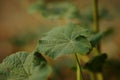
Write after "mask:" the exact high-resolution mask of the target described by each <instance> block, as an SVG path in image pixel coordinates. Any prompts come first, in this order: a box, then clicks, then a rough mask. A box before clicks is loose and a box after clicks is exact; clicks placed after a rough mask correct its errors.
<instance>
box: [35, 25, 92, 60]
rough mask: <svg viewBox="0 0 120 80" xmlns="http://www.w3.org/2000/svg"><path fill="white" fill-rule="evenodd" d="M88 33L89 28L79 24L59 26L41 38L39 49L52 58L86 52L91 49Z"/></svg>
mask: <svg viewBox="0 0 120 80" xmlns="http://www.w3.org/2000/svg"><path fill="white" fill-rule="evenodd" d="M87 33H88V30H87V29H85V28H83V27H80V26H79V25H74V24H69V25H67V26H66V27H57V28H55V29H53V30H51V31H49V32H48V33H46V34H45V35H44V36H43V37H42V38H41V39H40V41H39V45H38V48H37V49H38V50H39V51H40V52H41V53H44V54H46V55H48V56H50V57H52V58H56V57H59V56H61V55H63V54H71V53H72V54H74V53H80V54H86V53H87V52H89V50H90V49H91V44H90V42H89V41H88V39H87V38H86V37H87V36H88V34H87Z"/></svg>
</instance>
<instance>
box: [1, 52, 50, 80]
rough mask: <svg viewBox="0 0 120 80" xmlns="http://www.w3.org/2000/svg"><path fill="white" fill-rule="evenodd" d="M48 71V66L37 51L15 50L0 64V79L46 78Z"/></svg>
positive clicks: (44, 79)
mask: <svg viewBox="0 0 120 80" xmlns="http://www.w3.org/2000/svg"><path fill="white" fill-rule="evenodd" d="M50 73H51V68H50V66H49V65H48V64H47V63H46V61H45V59H44V58H43V57H42V56H41V54H40V53H38V52H35V53H32V54H29V53H27V52H17V53H16V54H12V55H10V56H8V57H7V58H6V59H4V60H3V62H2V63H1V64H0V80H46V79H47V77H48V76H49V74H50Z"/></svg>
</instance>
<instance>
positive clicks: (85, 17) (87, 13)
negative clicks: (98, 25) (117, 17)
mask: <svg viewBox="0 0 120 80" xmlns="http://www.w3.org/2000/svg"><path fill="white" fill-rule="evenodd" d="M80 15H81V16H80V20H81V21H82V22H83V23H85V24H86V23H87V24H89V23H93V20H94V19H93V10H92V9H91V8H87V9H86V10H85V9H84V10H82V11H81V13H80ZM111 17H112V16H111V15H110V13H109V11H108V10H107V9H106V8H101V9H100V10H99V20H100V21H101V20H103V19H110V18H111Z"/></svg>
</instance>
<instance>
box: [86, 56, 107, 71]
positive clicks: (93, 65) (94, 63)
mask: <svg viewBox="0 0 120 80" xmlns="http://www.w3.org/2000/svg"><path fill="white" fill-rule="evenodd" d="M106 59H107V55H106V54H100V55H98V56H95V57H94V58H93V59H91V60H90V61H89V62H88V63H86V64H85V66H84V68H86V69H89V70H91V71H93V72H101V71H102V68H103V65H104V63H105V61H106Z"/></svg>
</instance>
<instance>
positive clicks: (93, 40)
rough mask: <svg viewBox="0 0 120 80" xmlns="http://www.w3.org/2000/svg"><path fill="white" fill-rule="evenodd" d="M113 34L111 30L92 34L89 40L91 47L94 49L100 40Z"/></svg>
mask: <svg viewBox="0 0 120 80" xmlns="http://www.w3.org/2000/svg"><path fill="white" fill-rule="evenodd" d="M111 33H113V28H109V29H106V30H104V31H101V32H98V33H94V34H93V35H92V36H91V37H90V38H89V39H90V42H91V44H92V46H93V47H95V46H96V45H97V44H98V43H99V42H100V40H101V39H103V38H104V37H106V36H108V35H110V34H111Z"/></svg>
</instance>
